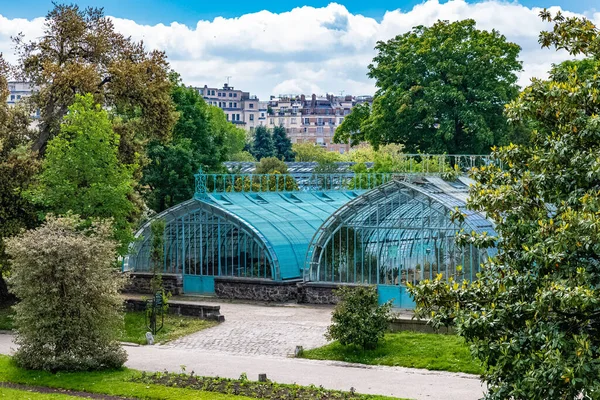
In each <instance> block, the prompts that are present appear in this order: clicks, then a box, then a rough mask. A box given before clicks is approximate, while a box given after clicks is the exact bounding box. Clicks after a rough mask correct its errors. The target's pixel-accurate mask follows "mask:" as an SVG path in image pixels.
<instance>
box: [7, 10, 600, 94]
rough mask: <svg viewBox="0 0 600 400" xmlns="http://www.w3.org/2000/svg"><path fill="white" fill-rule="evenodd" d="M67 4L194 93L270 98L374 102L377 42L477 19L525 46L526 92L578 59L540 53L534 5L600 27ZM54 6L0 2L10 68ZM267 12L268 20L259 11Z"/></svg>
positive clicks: (505, 13)
mask: <svg viewBox="0 0 600 400" xmlns="http://www.w3.org/2000/svg"><path fill="white" fill-rule="evenodd" d="M58 1H64V2H66V3H70V2H76V3H78V4H79V5H80V6H89V5H94V6H98V5H102V6H104V8H105V13H106V15H109V16H112V17H115V19H114V24H115V28H116V29H117V30H118V31H119V32H121V33H123V34H124V35H125V36H131V37H132V39H133V40H143V41H144V44H145V46H146V48H147V49H158V50H163V51H165V53H166V54H167V56H168V58H169V61H170V64H171V67H172V68H173V69H174V70H176V71H177V72H179V73H180V75H181V76H182V78H183V81H184V83H186V84H188V85H194V86H204V85H208V86H210V87H217V86H220V85H222V84H223V83H224V82H226V81H227V77H231V80H230V84H231V85H233V86H235V87H236V88H238V89H242V90H245V91H249V92H251V93H252V94H256V95H258V96H259V97H260V98H261V99H268V98H269V96H270V95H276V96H277V95H279V94H301V93H304V94H312V93H315V94H319V95H324V94H326V93H336V94H337V93H340V92H341V91H344V92H345V93H346V94H354V95H364V94H372V93H374V91H375V83H374V82H373V81H372V80H371V79H369V78H368V76H367V72H368V68H367V66H368V65H369V63H370V62H371V61H372V59H373V57H374V56H375V50H374V47H375V44H376V42H377V41H379V40H389V39H390V38H393V37H394V36H396V35H398V34H402V33H404V32H407V31H409V30H410V29H411V28H412V27H414V26H416V25H431V24H433V23H434V22H435V21H437V20H439V19H444V20H450V21H457V20H461V19H465V18H472V19H475V21H476V22H477V27H478V29H485V30H491V29H495V30H498V31H499V32H501V33H502V34H504V35H505V36H506V38H507V40H509V41H511V42H514V43H517V44H518V45H520V46H521V48H522V51H521V54H520V59H521V60H522V62H523V71H521V72H519V73H518V79H519V84H520V85H521V86H526V85H528V84H529V82H530V79H531V78H532V77H538V78H545V77H546V76H547V73H548V70H549V69H550V68H551V66H552V64H553V63H559V62H561V61H563V60H565V59H568V58H570V56H569V55H568V54H567V53H565V52H564V51H556V50H554V49H541V48H540V45H539V43H538V37H539V34H540V31H543V30H548V29H551V28H552V26H551V24H548V23H544V22H543V21H541V20H540V18H539V15H538V14H539V10H537V9H533V7H550V6H560V7H562V8H563V9H564V10H567V11H570V12H575V13H580V14H584V15H586V16H587V17H588V18H590V19H592V20H593V22H594V23H596V24H597V25H598V26H600V0H521V2H520V3H517V2H514V1H513V2H508V1H503V0H481V1H474V0H428V1H423V0H396V1H391V0H345V1H342V0H339V1H338V2H337V3H333V2H331V1H333V0H288V1H278V2H275V1H272V0H269V1H267V0H254V1H250V0H244V1H241V0H226V1H214V0H169V1H167V0H160V1H159V0H58ZM303 5H307V6H310V7H303V8H300V7H301V6H303ZM51 8H52V3H51V1H50V0H0V53H3V54H4V57H5V58H6V59H7V60H8V61H9V62H16V61H17V56H16V55H15V54H14V51H13V44H12V41H11V37H12V36H15V35H17V34H19V33H22V34H23V35H25V39H26V40H28V39H35V38H37V37H39V36H40V35H42V34H43V18H40V17H44V16H45V14H46V13H47V12H48V10H49V9H51ZM594 8H596V9H597V10H596V11H597V12H594ZM265 9H266V10H267V11H269V12H263V13H261V12H260V11H262V10H265ZM386 11H389V12H388V13H386ZM36 17H38V18H37V19H34V18H36ZM216 17H224V18H216ZM22 18H26V19H28V21H24V20H23V19H22ZM215 18H216V19H215ZM198 21H201V22H200V23H198ZM172 22H177V23H175V24H172Z"/></svg>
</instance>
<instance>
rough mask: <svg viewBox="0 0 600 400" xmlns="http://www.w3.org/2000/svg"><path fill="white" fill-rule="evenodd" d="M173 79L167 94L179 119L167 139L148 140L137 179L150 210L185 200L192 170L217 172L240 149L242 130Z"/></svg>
mask: <svg viewBox="0 0 600 400" xmlns="http://www.w3.org/2000/svg"><path fill="white" fill-rule="evenodd" d="M172 79H173V80H174V81H175V82H176V84H175V85H174V86H173V90H172V93H171V96H172V98H173V102H174V103H175V109H176V110H177V112H178V113H179V119H178V120H177V124H176V125H175V128H174V129H173V140H172V141H171V142H170V143H168V144H165V143H162V142H160V141H157V140H155V141H152V142H151V143H150V144H149V145H148V149H147V154H148V159H149V160H150V163H149V164H148V165H147V166H146V167H145V168H144V175H143V177H142V180H141V183H142V185H144V186H146V187H147V188H148V190H147V191H146V193H145V198H146V201H147V203H148V205H149V206H150V208H152V209H153V210H154V211H156V212H161V211H163V210H165V209H167V208H169V207H172V206H174V205H176V204H179V203H181V202H182V201H185V200H189V199H190V198H192V197H193V195H194V174H195V173H197V172H198V170H199V168H202V169H203V170H204V171H205V172H218V171H220V170H221V169H222V163H223V161H226V160H227V159H228V158H229V157H230V156H231V155H232V154H233V153H239V152H241V151H242V149H243V146H244V140H245V133H244V131H243V130H241V129H239V128H237V127H235V126H234V125H233V124H231V123H229V122H228V121H227V119H226V117H225V113H223V110H221V109H219V108H218V107H213V106H209V105H208V104H206V102H205V101H204V99H203V98H202V97H201V96H200V95H199V94H198V92H197V91H196V90H195V89H194V88H191V87H186V86H184V85H183V84H181V83H180V82H179V81H178V79H179V78H178V77H177V76H173V77H172Z"/></svg>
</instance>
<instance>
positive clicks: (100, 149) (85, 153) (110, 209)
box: [29, 95, 135, 254]
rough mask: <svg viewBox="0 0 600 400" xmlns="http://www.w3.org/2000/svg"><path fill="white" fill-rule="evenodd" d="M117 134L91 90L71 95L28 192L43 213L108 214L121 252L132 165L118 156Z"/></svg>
mask: <svg viewBox="0 0 600 400" xmlns="http://www.w3.org/2000/svg"><path fill="white" fill-rule="evenodd" d="M118 149H119V136H118V135H116V134H115V133H114V132H113V129H112V126H111V123H110V121H109V119H108V115H107V112H106V111H104V110H102V109H101V108H100V106H99V105H97V104H94V100H93V98H92V96H91V95H85V96H79V95H77V96H76V97H75V102H74V103H73V105H71V106H70V107H69V113H68V114H67V115H66V116H65V118H64V122H63V124H62V125H61V132H60V134H59V135H58V136H56V137H54V138H53V139H52V140H51V141H50V142H49V144H48V150H47V152H46V158H45V159H44V160H43V163H42V172H41V173H40V175H39V177H38V179H37V182H36V184H35V186H34V187H33V188H32V189H31V191H30V193H29V196H30V198H31V199H32V200H33V201H34V202H35V203H37V204H40V205H42V206H43V207H44V209H45V210H47V211H48V212H51V213H54V214H57V215H62V214H66V213H68V212H73V213H75V214H78V215H80V216H81V217H82V218H84V219H88V220H89V219H91V218H112V220H113V221H114V222H113V227H114V237H115V238H116V239H117V240H118V241H119V243H120V247H119V251H120V253H121V254H124V253H125V252H126V251H127V247H128V245H129V243H130V241H131V239H132V233H131V226H132V220H133V217H134V212H135V206H134V205H133V203H132V202H131V200H130V198H131V196H132V194H133V185H134V183H133V176H132V169H133V168H132V167H131V166H128V165H123V164H121V162H120V161H119V159H118Z"/></svg>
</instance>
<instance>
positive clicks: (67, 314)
mask: <svg viewBox="0 0 600 400" xmlns="http://www.w3.org/2000/svg"><path fill="white" fill-rule="evenodd" d="M113 237H114V234H113V230H112V227H111V224H110V223H109V222H105V221H102V222H101V221H92V222H91V224H90V222H85V221H83V220H81V219H80V218H79V217H78V216H74V215H68V216H65V217H54V216H52V215H49V216H47V219H46V222H45V223H44V224H43V225H42V226H41V227H39V228H37V229H34V230H30V231H26V232H24V233H23V234H21V235H19V236H17V237H14V238H11V239H8V240H7V245H6V252H7V254H8V255H9V256H10V257H11V258H12V276H11V279H10V285H11V290H12V291H13V293H14V294H15V295H16V296H17V297H18V298H19V299H20V302H19V303H18V304H17V305H16V306H15V311H16V316H15V321H14V322H15V328H16V329H15V333H16V343H17V344H18V345H19V346H20V347H19V349H18V350H17V352H16V354H15V361H16V362H17V364H18V365H19V366H21V367H24V368H29V369H42V370H47V371H52V372H54V371H58V370H68V371H81V370H94V369H102V368H118V367H121V366H122V365H123V363H124V362H125V360H126V359H127V355H126V353H125V351H124V350H123V349H122V348H121V346H120V344H119V342H118V341H117V335H118V332H119V329H121V328H122V324H123V314H122V307H123V301H122V299H121V297H120V296H119V290H120V289H121V288H122V287H123V285H124V283H125V282H124V279H125V278H124V277H123V276H122V275H121V274H119V272H118V270H117V269H116V268H115V261H116V255H117V253H116V250H117V246H118V243H117V242H116V241H115V240H114V239H112V238H113Z"/></svg>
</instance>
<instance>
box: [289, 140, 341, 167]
mask: <svg viewBox="0 0 600 400" xmlns="http://www.w3.org/2000/svg"><path fill="white" fill-rule="evenodd" d="M292 150H294V153H296V161H300V162H309V161H310V162H320V163H327V162H335V161H341V159H342V157H341V156H340V154H338V153H336V152H333V151H327V149H325V148H324V147H321V146H317V145H316V144H314V143H309V142H308V143H295V144H293V145H292Z"/></svg>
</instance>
